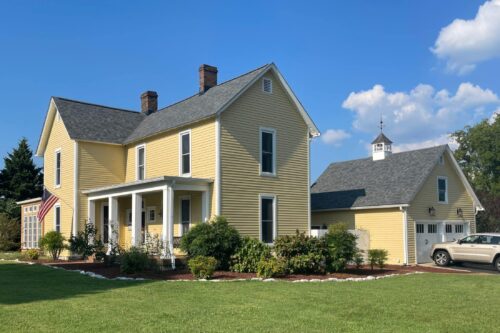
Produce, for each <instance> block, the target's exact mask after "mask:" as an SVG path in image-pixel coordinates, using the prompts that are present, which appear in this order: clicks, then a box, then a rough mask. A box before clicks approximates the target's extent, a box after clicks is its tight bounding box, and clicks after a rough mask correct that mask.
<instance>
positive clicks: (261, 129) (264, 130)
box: [259, 127, 278, 177]
mask: <svg viewBox="0 0 500 333" xmlns="http://www.w3.org/2000/svg"><path fill="white" fill-rule="evenodd" d="M262 133H271V134H272V135H273V172H263V171H262ZM276 136H277V134H276V129H275V128H268V127H259V161H260V163H259V174H260V175H261V176H267V177H276V174H277V172H276V170H277V169H278V168H277V165H276V153H277V152H276Z"/></svg>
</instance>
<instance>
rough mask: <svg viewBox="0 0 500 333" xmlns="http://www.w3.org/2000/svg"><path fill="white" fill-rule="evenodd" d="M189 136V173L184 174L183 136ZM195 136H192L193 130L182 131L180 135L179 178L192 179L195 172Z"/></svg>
mask: <svg viewBox="0 0 500 333" xmlns="http://www.w3.org/2000/svg"><path fill="white" fill-rule="evenodd" d="M184 135H189V173H182V136H184ZM192 148H193V136H192V135H191V129H188V130H185V131H182V132H180V133H179V176H181V177H191V173H192V172H193V163H192V158H193V149H192Z"/></svg>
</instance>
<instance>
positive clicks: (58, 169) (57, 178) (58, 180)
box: [54, 149, 61, 187]
mask: <svg viewBox="0 0 500 333" xmlns="http://www.w3.org/2000/svg"><path fill="white" fill-rule="evenodd" d="M54 182H55V186H56V187H59V186H61V149H57V150H56V156H55V176H54Z"/></svg>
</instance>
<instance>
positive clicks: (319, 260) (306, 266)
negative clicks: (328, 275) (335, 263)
mask: <svg viewBox="0 0 500 333" xmlns="http://www.w3.org/2000/svg"><path fill="white" fill-rule="evenodd" d="M325 261H326V259H325V257H324V256H322V255H320V254H317V253H308V254H302V255H299V256H295V257H292V258H290V259H289V260H288V262H287V264H286V271H287V272H288V273H290V274H311V273H319V274H324V273H325V272H326V262H325Z"/></svg>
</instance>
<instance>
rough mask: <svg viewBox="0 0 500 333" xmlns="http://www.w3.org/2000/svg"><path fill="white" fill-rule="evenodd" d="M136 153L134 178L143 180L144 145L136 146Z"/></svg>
mask: <svg viewBox="0 0 500 333" xmlns="http://www.w3.org/2000/svg"><path fill="white" fill-rule="evenodd" d="M136 154H137V171H136V179H137V180H144V178H145V177H146V172H145V171H146V146H145V145H140V146H137V148H136Z"/></svg>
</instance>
